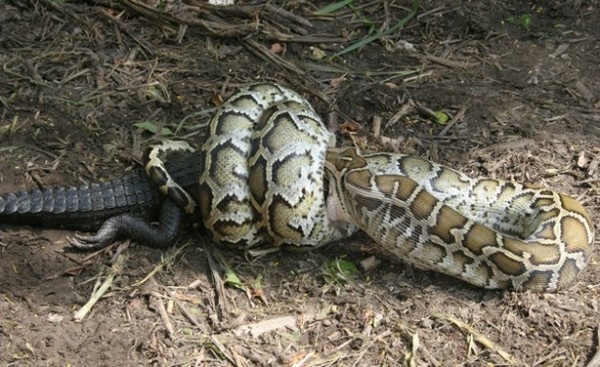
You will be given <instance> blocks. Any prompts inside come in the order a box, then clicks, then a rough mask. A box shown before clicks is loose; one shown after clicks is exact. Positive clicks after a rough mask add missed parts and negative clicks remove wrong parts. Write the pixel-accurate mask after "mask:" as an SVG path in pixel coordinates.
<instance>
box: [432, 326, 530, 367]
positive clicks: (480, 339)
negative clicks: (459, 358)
mask: <svg viewBox="0 0 600 367" xmlns="http://www.w3.org/2000/svg"><path fill="white" fill-rule="evenodd" d="M432 316H433V317H435V318H437V319H442V320H447V321H450V322H451V323H453V324H454V325H456V326H458V328H459V329H460V330H461V331H462V332H463V333H469V335H470V336H471V337H472V338H473V340H474V341H476V342H477V343H479V344H481V345H482V346H484V347H485V348H487V349H489V350H492V351H494V352H496V353H498V354H499V355H500V356H501V357H502V358H504V360H506V361H507V362H508V363H513V364H516V363H519V361H518V360H516V359H515V358H514V357H513V356H511V355H510V354H509V353H507V352H506V351H504V350H503V349H502V348H500V347H498V346H497V345H496V344H494V342H492V341H491V340H490V339H489V338H488V337H486V336H485V335H483V334H481V333H480V332H478V331H477V330H475V328H473V327H472V326H470V325H467V324H466V323H464V322H462V321H460V320H458V319H457V318H454V317H452V316H444V315H441V314H434V315H432Z"/></svg>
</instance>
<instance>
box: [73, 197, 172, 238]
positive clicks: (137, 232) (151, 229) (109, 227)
mask: <svg viewBox="0 0 600 367" xmlns="http://www.w3.org/2000/svg"><path fill="white" fill-rule="evenodd" d="M183 214H184V213H183V210H182V209H181V208H179V207H178V206H177V205H176V204H175V203H174V202H173V201H171V200H170V199H166V200H164V201H163V203H162V205H161V209H160V222H159V225H158V227H155V226H152V225H150V224H149V223H148V222H146V221H145V220H144V219H142V218H140V217H137V216H135V215H132V214H129V213H125V214H120V215H117V216H114V217H112V218H109V219H108V220H106V221H105V222H104V224H103V225H102V226H101V227H100V229H99V230H98V232H96V234H94V235H91V236H86V235H81V234H75V235H74V237H68V238H67V240H68V241H69V243H70V244H71V245H72V246H74V247H77V248H79V249H83V250H92V249H100V248H103V247H106V246H108V245H110V244H112V243H113V242H115V241H116V240H118V239H122V238H128V239H130V240H134V241H137V242H139V243H143V244H145V245H147V246H151V247H165V246H167V245H169V244H172V243H173V241H174V240H175V238H176V237H177V234H178V233H179V227H180V225H181V221H182V220H183Z"/></svg>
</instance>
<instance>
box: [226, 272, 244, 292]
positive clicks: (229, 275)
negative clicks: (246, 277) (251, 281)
mask: <svg viewBox="0 0 600 367" xmlns="http://www.w3.org/2000/svg"><path fill="white" fill-rule="evenodd" d="M225 284H226V285H230V286H232V287H235V288H238V289H241V290H243V291H245V290H246V285H244V283H242V281H241V280H240V278H239V277H238V276H237V274H236V273H234V272H233V270H231V269H229V268H228V269H227V270H225Z"/></svg>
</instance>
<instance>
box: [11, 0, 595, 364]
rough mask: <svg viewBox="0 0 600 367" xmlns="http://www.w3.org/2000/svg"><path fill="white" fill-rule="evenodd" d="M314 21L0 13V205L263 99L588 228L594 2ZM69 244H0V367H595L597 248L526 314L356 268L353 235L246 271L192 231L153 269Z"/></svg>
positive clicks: (22, 234) (300, 8)
mask: <svg viewBox="0 0 600 367" xmlns="http://www.w3.org/2000/svg"><path fill="white" fill-rule="evenodd" d="M330 3H331V2H327V1H319V2H314V3H311V2H307V1H303V0H299V1H272V2H267V3H261V4H258V5H257V2H248V3H247V4H245V7H240V8H236V9H235V11H233V10H230V11H227V10H216V9H207V8H206V6H205V5H202V4H199V3H198V2H197V1H187V2H184V3H180V2H179V0H173V1H166V2H163V1H160V2H158V1H157V2H155V3H152V2H142V1H139V2H138V1H133V0H125V1H121V2H111V1H108V0H103V1H88V2H69V1H64V2H63V1H51V0H39V1H34V0H31V1H27V0H11V1H6V2H1V3H0V28H1V32H0V63H1V64H2V71H1V72H0V111H1V112H2V113H1V120H0V193H4V192H10V191H15V190H24V189H30V188H34V187H42V186H43V187H48V186H53V185H65V184H69V185H78V184H81V183H85V182H91V181H96V180H100V179H105V178H109V177H115V176H118V175H120V174H122V173H123V171H124V170H126V169H130V168H131V167H134V166H136V164H137V163H136V162H137V159H138V158H139V157H140V155H141V152H142V151H143V149H144V148H145V147H146V146H147V145H149V144H151V143H152V142H153V141H156V137H155V136H154V135H153V134H152V133H149V132H148V128H156V127H159V128H162V132H165V131H166V130H165V128H169V129H170V131H172V132H174V133H176V135H178V136H179V137H182V138H186V139H188V140H190V141H192V142H194V143H196V144H199V143H201V141H202V139H203V138H202V137H203V134H204V132H205V131H204V129H203V128H202V127H198V126H197V125H198V124H200V123H201V122H204V121H206V118H207V115H203V116H199V115H197V114H194V113H196V112H199V111H204V110H207V109H209V108H211V107H213V106H214V104H215V101H216V100H218V99H219V97H223V98H226V97H227V96H228V95H230V94H231V93H233V92H234V91H235V90H236V88H237V87H238V86H240V85H243V84H247V83H251V82H255V81H275V82H279V83H282V84H284V85H287V86H290V87H291V88H293V89H295V90H297V91H299V92H302V93H303V94H305V95H306V96H307V98H308V99H310V101H311V102H312V103H314V106H315V108H316V109H317V111H318V112H319V113H320V114H321V115H322V116H324V117H325V119H326V120H327V121H328V123H329V124H330V126H332V127H336V126H340V125H341V124H342V123H347V122H349V121H352V123H351V124H352V126H356V125H358V126H359V127H362V128H363V129H364V131H365V132H366V133H369V134H370V135H369V136H368V137H369V139H370V140H369V142H368V143H367V144H368V146H369V147H372V148H374V149H378V150H390V151H391V150H397V151H402V152H408V153H411V154H415V155H419V156H421V157H426V158H428V159H431V160H434V161H437V162H439V163H442V164H445V165H448V166H451V167H453V168H457V169H461V170H463V171H465V172H467V173H469V174H472V175H482V176H491V177H494V178H502V179H513V180H517V181H522V182H528V183H533V184H535V185H538V186H548V187H551V188H554V189H557V190H560V191H563V192H565V193H568V194H570V195H572V196H573V197H575V198H577V199H578V200H580V201H581V202H582V203H584V205H585V206H586V208H587V209H588V210H589V211H590V213H591V215H592V218H593V221H594V225H595V227H596V228H600V223H599V221H600V192H599V190H600V168H599V165H600V102H599V99H600V69H599V64H598V60H599V59H600V3H599V2H598V1H595V0H589V1H585V0H566V1H518V0H511V1H492V0H487V1H467V0H461V1H450V0H424V1H421V3H420V6H419V12H418V13H417V15H416V16H413V17H410V16H409V14H410V11H411V8H412V3H411V2H410V1H406V0H398V1H394V0H386V1H356V2H354V4H353V5H352V7H351V8H348V7H345V8H342V9H340V10H337V11H336V12H334V13H333V14H326V15H316V14H315V13H314V11H315V10H317V9H319V8H321V7H323V6H325V5H327V4H330ZM407 16H408V18H410V19H408V21H407V23H406V25H405V26H404V27H403V28H401V27H398V28H397V29H395V30H394V29H393V28H394V27H395V26H396V25H397V23H398V22H399V21H401V20H402V19H403V18H405V17H407ZM184 23H185V25H183V24H184ZM390 29H392V30H393V31H390V32H387V33H386V31H388V30H390ZM377 32H381V33H383V36H382V37H378V38H377V39H375V40H373V41H372V42H369V43H367V44H366V45H364V46H363V47H360V48H358V49H357V50H354V51H351V52H348V53H346V54H343V55H340V56H338V57H335V58H333V59H331V58H330V57H331V56H332V55H334V54H335V53H336V52H338V51H340V50H342V49H343V48H344V47H348V46H350V45H351V44H352V43H353V42H355V41H357V40H360V39H363V38H364V37H367V36H369V35H373V34H377ZM440 116H441V117H440ZM444 117H448V118H449V121H446V122H444V121H443V119H444ZM374 122H375V123H374ZM379 122H381V125H380V126H381V132H380V133H377V132H376V133H375V134H371V133H372V132H373V126H379ZM138 123H145V124H138ZM346 126H348V125H346ZM341 138H342V139H341V140H343V137H341ZM69 233H70V232H67V231H61V230H50V229H39V228H6V226H4V227H0V366H92V365H94V366H138V365H157V366H192V365H193V366H225V365H235V366H266V365H268V366H331V365H342V366H399V365H407V366H503V365H509V366H586V365H589V366H598V365H599V364H594V363H600V362H598V359H600V357H598V354H600V352H599V350H600V341H599V336H600V317H599V313H600V256H599V255H600V253H599V250H598V243H596V246H595V249H594V256H593V257H592V259H591V261H590V263H589V265H588V267H587V269H586V270H585V271H584V272H583V273H582V274H581V275H580V276H579V277H578V278H577V279H576V281H575V282H574V283H573V284H572V286H571V287H570V288H569V289H565V290H562V291H560V292H558V293H556V294H531V293H515V292H510V291H486V290H481V289H477V288H474V287H472V286H469V285H467V284H465V283H463V282H461V281H458V280H455V279H451V278H448V277H446V276H443V275H439V274H435V273H433V272H428V271H420V270H416V269H412V268H410V267H407V266H405V265H403V264H399V263H394V262H389V261H388V260H386V259H382V260H383V261H382V262H381V263H380V264H379V265H378V266H374V267H369V268H368V270H364V269H363V268H361V267H360V264H361V263H362V262H363V260H365V259H369V255H368V254H364V253H360V252H356V251H349V249H350V248H355V247H356V245H357V244H358V245H364V246H365V247H368V245H369V244H370V241H369V239H368V238H366V237H364V236H357V237H355V238H353V239H351V240H348V241H343V243H338V244H332V245H330V246H327V247H325V248H321V249H318V250H315V251H311V252H308V253H277V254H270V255H266V256H263V257H260V258H258V259H252V258H248V257H247V256H245V254H244V253H241V252H236V251H228V250H222V251H217V250H215V249H213V248H212V247H211V246H210V244H209V243H207V241H206V239H205V237H204V236H202V234H201V231H200V234H197V233H195V231H193V230H188V231H187V234H186V235H184V236H183V238H182V239H181V241H180V242H179V243H178V245H176V246H175V247H173V248H169V249H163V250H160V249H151V248H147V247H144V246H139V245H136V244H132V245H131V246H128V243H124V244H121V245H120V246H113V247H111V248H110V249H109V250H107V251H104V252H101V253H97V254H89V253H80V252H74V251H72V250H70V249H69V246H68V244H67V242H66V239H65V238H66V236H68V235H69ZM221 255H222V259H221V258H220V256H221ZM223 259H225V260H223ZM223 263H226V264H227V266H228V267H229V269H230V270H231V274H236V275H237V276H238V277H239V278H240V279H241V282H242V283H245V284H246V288H245V289H239V288H237V287H235V286H232V285H231V284H234V282H233V281H232V279H231V278H225V277H226V276H227V274H230V273H229V272H228V273H225V272H223V271H222V270H219V269H220V268H219V266H218V264H223ZM215 264H217V265H215ZM351 264H355V265H356V266H357V267H358V268H359V270H358V271H356V272H350V273H351V274H350V275H349V276H345V274H346V273H343V272H341V270H340V269H352V265H351ZM221 267H223V266H222V265H221ZM226 279H227V280H229V282H228V284H230V285H227V286H226V287H222V285H223V281H224V280H226ZM107 281H110V285H109V287H108V289H107V290H106V292H105V293H104V295H103V297H102V298H101V299H100V300H98V302H97V303H96V304H95V305H94V306H93V307H92V308H91V311H90V312H89V313H87V314H86V315H84V316H82V317H81V320H79V319H77V318H76V316H79V315H78V314H76V313H77V312H79V311H80V309H81V308H82V306H83V305H84V304H86V302H88V300H89V299H90V297H92V295H94V294H95V292H96V290H97V289H98V288H99V287H101V285H102V284H105V283H107ZM595 355H596V357H594V356H595Z"/></svg>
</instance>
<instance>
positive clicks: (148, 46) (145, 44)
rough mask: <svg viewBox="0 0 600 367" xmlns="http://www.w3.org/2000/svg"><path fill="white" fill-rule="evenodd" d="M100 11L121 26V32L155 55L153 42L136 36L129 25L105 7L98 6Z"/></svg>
mask: <svg viewBox="0 0 600 367" xmlns="http://www.w3.org/2000/svg"><path fill="white" fill-rule="evenodd" d="M98 13H99V14H100V15H103V16H104V17H105V18H106V19H108V20H110V21H111V22H113V23H115V24H116V25H117V27H119V29H120V30H121V32H123V33H125V34H126V35H127V36H129V38H131V39H132V40H133V41H134V42H136V43H137V44H139V45H140V46H141V47H142V48H143V49H144V50H146V52H148V53H149V54H150V55H154V53H155V51H154V49H153V46H152V45H151V44H149V43H148V42H146V41H145V40H143V39H139V38H138V37H136V36H135V35H134V34H133V33H132V32H131V31H130V30H129V27H127V26H126V25H125V24H123V23H122V22H121V21H120V20H118V19H117V18H115V17H113V16H112V15H111V14H110V13H109V12H107V11H106V10H104V9H100V8H98Z"/></svg>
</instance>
